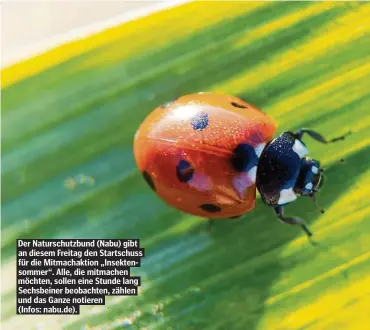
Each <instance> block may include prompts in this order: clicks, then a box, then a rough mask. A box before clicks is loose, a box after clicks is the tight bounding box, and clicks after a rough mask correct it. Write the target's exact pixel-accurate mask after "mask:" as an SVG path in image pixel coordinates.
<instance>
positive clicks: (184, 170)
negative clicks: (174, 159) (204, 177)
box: [176, 159, 194, 182]
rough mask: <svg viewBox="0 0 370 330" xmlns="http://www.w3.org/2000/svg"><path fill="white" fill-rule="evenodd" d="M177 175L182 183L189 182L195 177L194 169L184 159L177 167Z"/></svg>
mask: <svg viewBox="0 0 370 330" xmlns="http://www.w3.org/2000/svg"><path fill="white" fill-rule="evenodd" d="M176 174H177V178H178V179H179V180H180V181H181V182H188V181H190V180H191V178H192V177H193V174H194V169H193V167H192V166H191V164H190V163H189V162H187V161H186V160H183V159H182V160H180V161H179V163H178V165H177V166H176Z"/></svg>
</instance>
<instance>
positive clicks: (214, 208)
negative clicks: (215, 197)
mask: <svg viewBox="0 0 370 330" xmlns="http://www.w3.org/2000/svg"><path fill="white" fill-rule="evenodd" d="M199 207H200V208H201V209H202V210H203V211H206V212H212V213H215V212H220V211H221V207H219V206H217V205H215V204H202V205H201V206H199Z"/></svg>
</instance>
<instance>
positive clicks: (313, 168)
mask: <svg viewBox="0 0 370 330" xmlns="http://www.w3.org/2000/svg"><path fill="white" fill-rule="evenodd" d="M311 171H312V172H313V173H315V174H317V173H318V172H319V169H318V168H317V167H316V166H312V168H311Z"/></svg>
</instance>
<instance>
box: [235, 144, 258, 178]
mask: <svg viewBox="0 0 370 330" xmlns="http://www.w3.org/2000/svg"><path fill="white" fill-rule="evenodd" d="M257 163H258V157H257V155H256V152H255V150H254V148H253V147H252V146H251V145H249V144H248V143H240V144H239V145H238V146H237V147H236V148H235V149H234V152H233V155H232V157H231V164H232V166H233V168H234V170H235V171H238V172H248V171H249V170H250V169H251V168H252V167H254V166H257Z"/></svg>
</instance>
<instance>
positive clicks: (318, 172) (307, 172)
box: [294, 157, 324, 213]
mask: <svg viewBox="0 0 370 330" xmlns="http://www.w3.org/2000/svg"><path fill="white" fill-rule="evenodd" d="M322 172H324V169H323V168H320V162H319V161H317V160H315V159H311V158H307V157H303V158H302V160H301V170H300V172H299V176H298V179H297V181H296V184H295V186H294V192H295V193H296V194H297V195H300V196H308V197H310V198H312V199H313V201H314V202H315V203H316V206H317V207H318V208H319V209H320V212H321V213H324V209H322V208H321V207H319V205H317V201H316V196H315V194H316V193H317V192H318V191H319V190H320V188H321V187H322V185H323V184H324V176H323V175H322Z"/></svg>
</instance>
